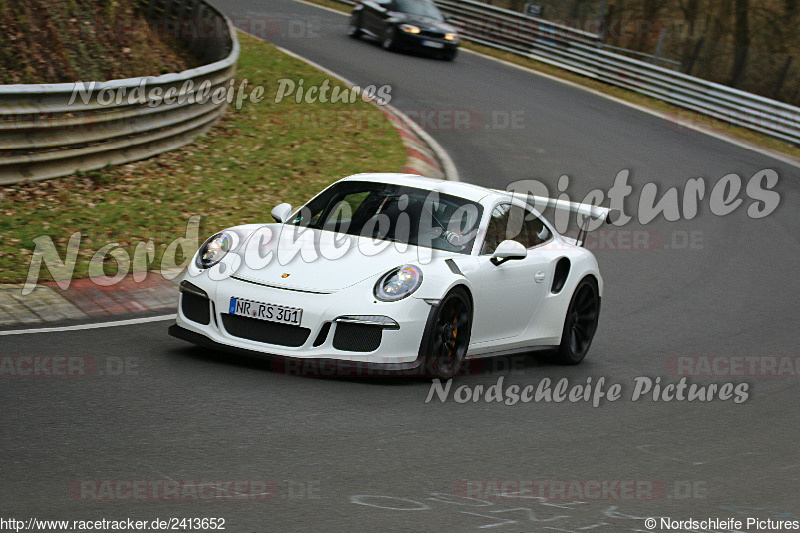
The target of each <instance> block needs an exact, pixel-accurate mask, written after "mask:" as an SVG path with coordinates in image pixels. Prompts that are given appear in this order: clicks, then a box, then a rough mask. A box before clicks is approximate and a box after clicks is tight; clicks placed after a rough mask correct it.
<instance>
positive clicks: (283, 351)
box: [170, 276, 434, 371]
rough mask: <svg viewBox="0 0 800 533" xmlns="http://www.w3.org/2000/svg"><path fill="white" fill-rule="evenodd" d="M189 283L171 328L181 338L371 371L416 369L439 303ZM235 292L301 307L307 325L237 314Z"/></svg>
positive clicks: (232, 282) (231, 282) (200, 280)
mask: <svg viewBox="0 0 800 533" xmlns="http://www.w3.org/2000/svg"><path fill="white" fill-rule="evenodd" d="M187 283H189V284H190V285H186V284H187ZM182 286H183V289H182V291H181V295H180V299H179V302H178V313H177V319H176V325H175V327H173V328H171V330H170V333H171V334H172V335H174V336H176V337H178V338H181V339H184V340H188V341H189V342H193V343H195V344H204V345H211V346H213V347H215V348H221V349H226V350H233V351H241V352H244V353H248V354H251V355H252V354H262V355H267V356H280V357H285V358H290V359H297V360H315V361H331V362H337V364H339V362H352V363H357V365H355V366H357V367H359V368H362V367H363V368H365V369H370V368H373V366H374V368H375V369H377V368H383V369H393V370H398V371H402V370H409V369H413V368H417V367H418V366H419V364H420V352H421V350H420V346H421V340H422V336H423V333H424V331H425V326H426V323H427V320H428V317H429V315H430V313H431V311H432V310H433V309H434V307H432V306H431V305H430V304H428V303H426V302H425V301H424V300H421V299H418V298H414V297H413V296H411V297H408V298H406V299H404V300H400V301H398V302H380V301H376V300H375V299H374V298H373V297H371V294H369V293H368V292H369V291H364V290H362V289H363V288H361V287H358V286H356V287H352V288H351V289H344V290H342V291H340V292H338V293H333V294H316V293H305V292H300V291H293V290H286V289H279V288H274V287H267V286H263V285H259V284H254V283H251V282H247V281H243V280H239V279H236V278H228V279H225V280H223V281H211V280H209V279H207V278H206V277H205V276H198V277H196V278H187V279H185V280H184V281H183V282H182ZM365 292H366V293H368V294H365ZM231 298H239V299H248V300H252V301H255V302H262V303H268V304H273V305H278V306H285V307H291V308H300V309H302V310H303V313H302V318H301V323H300V325H299V326H292V325H288V324H282V323H278V322H271V321H266V320H260V319H257V318H249V317H244V316H240V315H235V314H231V313H230V309H229V308H230V300H231ZM359 317H360V319H359ZM370 317H371V318H370ZM367 319H369V320H367Z"/></svg>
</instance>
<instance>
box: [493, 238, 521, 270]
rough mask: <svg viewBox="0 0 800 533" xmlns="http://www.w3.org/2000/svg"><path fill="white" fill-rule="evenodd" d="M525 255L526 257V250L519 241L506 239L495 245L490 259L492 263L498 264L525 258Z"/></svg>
mask: <svg viewBox="0 0 800 533" xmlns="http://www.w3.org/2000/svg"><path fill="white" fill-rule="evenodd" d="M526 257H528V250H527V249H526V248H525V247H524V246H523V245H522V244H521V243H518V242H517V241H512V240H506V241H503V242H501V243H500V244H498V245H497V249H495V251H494V253H493V254H492V259H491V261H492V264H493V265H495V266H498V265H502V264H503V263H505V262H506V261H511V260H512V259H525V258H526Z"/></svg>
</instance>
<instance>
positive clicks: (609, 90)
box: [305, 0, 800, 159]
mask: <svg viewBox="0 0 800 533" xmlns="http://www.w3.org/2000/svg"><path fill="white" fill-rule="evenodd" d="M305 1H308V2H311V3H314V4H317V5H320V6H323V7H327V8H330V9H334V10H336V11H341V12H342V13H350V12H351V11H352V9H353V8H352V7H351V6H348V5H346V4H342V3H340V2H336V1H335V0H305ZM461 47H462V48H465V49H468V50H473V51H475V52H479V53H481V54H483V55H486V56H489V57H494V58H496V59H501V60H503V61H507V62H509V63H513V64H515V65H519V66H522V67H525V68H529V69H531V70H534V71H536V72H541V73H542V74H546V75H548V76H552V77H554V78H559V79H562V80H565V81H569V82H571V83H574V84H576V85H580V86H583V87H586V88H588V89H592V90H594V91H597V92H600V93H603V94H606V95H609V96H613V97H614V98H618V99H620V100H624V101H626V102H629V103H631V104H635V105H639V106H642V107H646V108H649V109H652V110H655V111H658V112H661V113H665V114H667V115H669V116H670V117H671V118H672V119H674V120H675V121H677V124H676V128H680V127H681V125H684V126H686V127H688V126H696V127H699V128H703V129H709V130H713V131H717V132H720V133H723V134H725V135H729V136H731V137H736V138H739V139H742V140H744V141H747V142H750V143H753V144H756V145H758V146H762V147H764V148H767V149H769V150H774V151H777V152H782V153H784V154H787V155H790V156H792V157H795V158H798V159H800V148H798V147H796V146H794V145H792V144H788V143H785V142H783V141H780V140H778V139H774V138H772V137H768V136H766V135H762V134H760V133H757V132H755V131H752V130H749V129H746V128H740V127H737V126H732V125H730V124H728V123H726V122H724V121H721V120H718V119H714V118H711V117H708V116H706V115H702V114H700V113H695V112H693V111H689V110H687V109H683V108H680V107H677V106H674V105H671V104H668V103H666V102H663V101H661V100H658V99H656V98H651V97H649V96H645V95H642V94H638V93H635V92H633V91H629V90H627V89H623V88H621V87H615V86H613V85H607V84H605V83H603V82H600V81H597V80H593V79H591V78H586V77H583V76H580V75H578V74H575V73H572V72H570V71H568V70H564V69H561V68H558V67H555V66H552V65H548V64H547V63H542V62H541V61H536V60H533V59H528V58H526V57H523V56H519V55H516V54H513V53H511V52H505V51H503V50H496V49H494V48H489V47H488V46H482V45H479V44H475V43H471V42H469V41H462V43H461ZM456 61H458V59H456Z"/></svg>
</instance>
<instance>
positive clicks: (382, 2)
mask: <svg viewBox="0 0 800 533" xmlns="http://www.w3.org/2000/svg"><path fill="white" fill-rule="evenodd" d="M362 4H363V6H364V8H363V10H362V18H361V21H362V22H361V24H362V29H364V30H366V32H367V33H369V34H371V35H373V36H376V37H380V36H381V35H382V34H383V30H384V26H385V22H384V20H385V19H386V16H387V13H388V10H389V7H390V5H391V0H366V1H364V2H362Z"/></svg>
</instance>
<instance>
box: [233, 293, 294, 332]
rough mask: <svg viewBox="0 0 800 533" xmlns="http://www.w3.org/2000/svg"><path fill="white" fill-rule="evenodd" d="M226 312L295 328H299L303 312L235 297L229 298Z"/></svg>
mask: <svg viewBox="0 0 800 533" xmlns="http://www.w3.org/2000/svg"><path fill="white" fill-rule="evenodd" d="M228 312H229V313H230V314H232V315H239V316H249V317H250V318H257V319H259V320H269V321H270V322H280V323H282V324H293V325H295V326H299V325H300V320H301V319H302V318H303V310H302V309H300V308H299V307H286V306H283V305H275V304H267V303H262V302H254V301H253V300H245V299H243V298H236V297H233V298H231V305H230V307H229V309H228Z"/></svg>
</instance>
